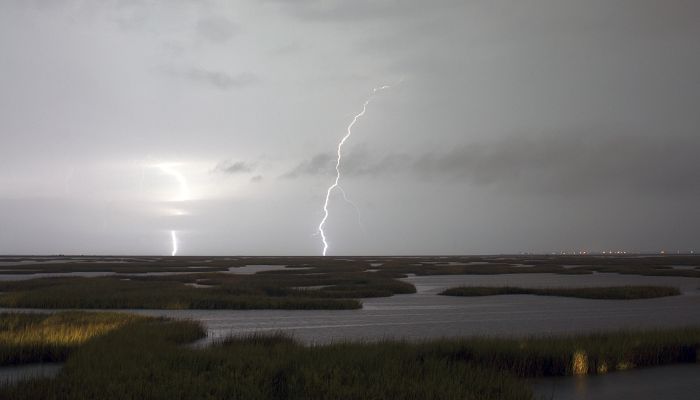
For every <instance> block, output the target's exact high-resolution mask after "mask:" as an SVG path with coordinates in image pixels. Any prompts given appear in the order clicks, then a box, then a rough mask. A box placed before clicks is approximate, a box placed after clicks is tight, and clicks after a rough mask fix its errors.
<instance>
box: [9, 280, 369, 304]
mask: <svg viewBox="0 0 700 400" xmlns="http://www.w3.org/2000/svg"><path fill="white" fill-rule="evenodd" d="M0 291H2V292H3V293H1V294H0V306H2V307H15V308H82V309H355V308H360V307H361V303H360V302H359V301H357V300H354V299H319V298H311V297H304V296H301V295H300V296H288V297H284V296H270V295H268V294H266V293H265V292H264V291H254V290H247V291H239V292H236V291H231V290H227V288H222V287H212V288H194V287H191V286H187V285H185V284H184V283H181V282H176V281H168V280H128V281H125V280H121V279H117V278H79V277H76V278H41V279H32V280H26V281H16V282H4V283H0Z"/></svg>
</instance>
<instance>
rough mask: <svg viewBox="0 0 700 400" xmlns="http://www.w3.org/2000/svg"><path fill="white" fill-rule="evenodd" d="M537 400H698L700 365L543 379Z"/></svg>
mask: <svg viewBox="0 0 700 400" xmlns="http://www.w3.org/2000/svg"><path fill="white" fill-rule="evenodd" d="M533 389H534V392H535V398H536V399H552V400H623V399H635V400H657V399H659V400H698V399H700V364H680V365H670V366H665V367H658V368H646V369H635V370H630V371H620V372H611V373H609V374H605V375H595V376H578V377H567V378H549V379H541V380H538V381H536V382H535V383H534V385H533Z"/></svg>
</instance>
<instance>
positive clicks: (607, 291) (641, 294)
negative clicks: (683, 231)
mask: <svg viewBox="0 0 700 400" xmlns="http://www.w3.org/2000/svg"><path fill="white" fill-rule="evenodd" d="M440 294H441V295H444V296H466V297H470V296H494V295H502V294H533V295H537V296H560V297H578V298H583V299H607V300H634V299H652V298H656V297H666V296H677V295H680V294H681V292H680V290H678V288H675V287H669V286H609V287H587V288H546V289H537V288H522V287H514V286H501V287H492V286H460V287H455V288H450V289H447V290H444V291H442V292H441V293H440Z"/></svg>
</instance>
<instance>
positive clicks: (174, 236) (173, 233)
mask: <svg viewBox="0 0 700 400" xmlns="http://www.w3.org/2000/svg"><path fill="white" fill-rule="evenodd" d="M170 239H171V240H172V242H173V251H172V253H171V254H170V255H171V256H176V255H177V231H170Z"/></svg>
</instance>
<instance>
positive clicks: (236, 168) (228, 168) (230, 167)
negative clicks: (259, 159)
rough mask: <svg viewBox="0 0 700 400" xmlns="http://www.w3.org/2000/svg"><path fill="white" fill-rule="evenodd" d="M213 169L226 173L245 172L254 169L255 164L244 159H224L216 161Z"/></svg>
mask: <svg viewBox="0 0 700 400" xmlns="http://www.w3.org/2000/svg"><path fill="white" fill-rule="evenodd" d="M214 171H215V172H219V173H222V174H227V175H236V174H245V173H250V172H253V171H255V166H254V165H253V164H252V163H248V162H245V161H233V160H226V161H222V162H220V163H218V164H217V165H216V167H214Z"/></svg>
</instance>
